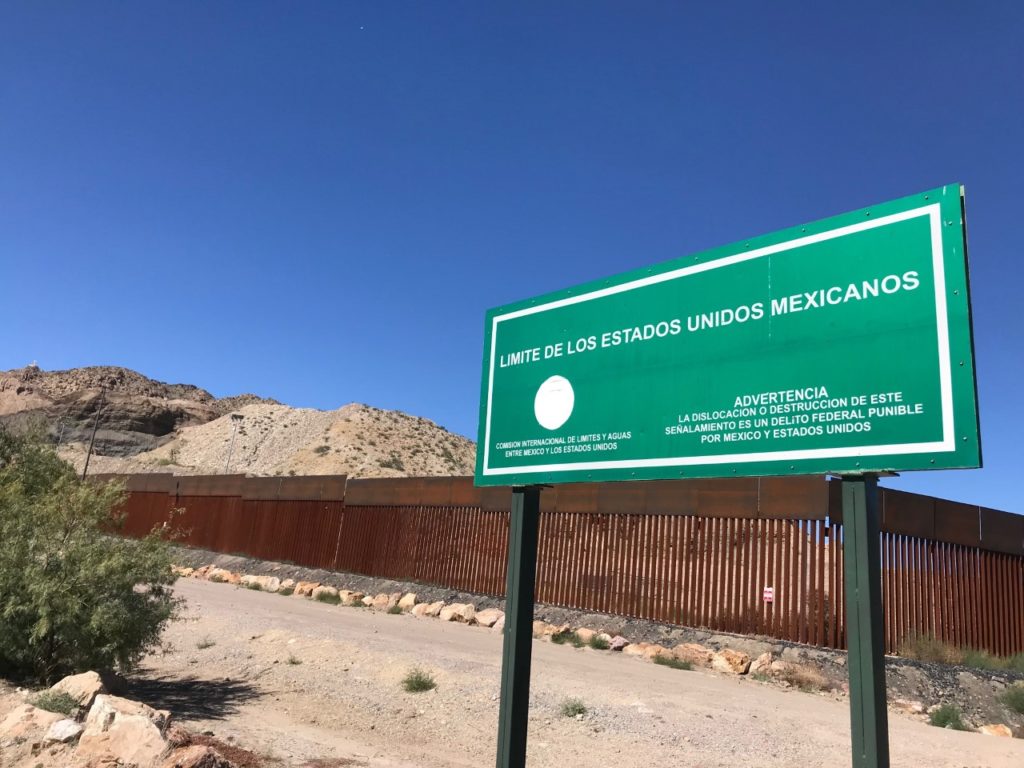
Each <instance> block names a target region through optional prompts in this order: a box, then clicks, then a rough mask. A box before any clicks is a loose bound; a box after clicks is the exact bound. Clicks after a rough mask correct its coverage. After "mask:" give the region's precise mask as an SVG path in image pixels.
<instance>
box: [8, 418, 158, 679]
mask: <svg viewBox="0 0 1024 768" xmlns="http://www.w3.org/2000/svg"><path fill="white" fill-rule="evenodd" d="M123 499H124V487H123V485H121V484H117V483H108V484H106V485H97V484H91V483H83V482H81V481H79V479H78V478H77V476H76V474H75V472H74V470H73V469H72V468H71V466H70V465H68V464H67V463H65V462H64V461H62V460H61V459H60V458H58V456H57V454H56V453H55V451H54V450H53V448H52V447H51V446H49V445H47V444H46V443H44V442H43V441H42V440H40V439H35V438H32V437H25V436H19V435H13V434H10V433H9V432H7V431H5V430H3V429H2V428H0V675H2V676H4V677H9V678H14V679H19V680H34V681H38V682H44V683H50V682H53V681H54V680H56V679H59V678H60V677H62V676H64V675H67V674H73V673H76V672H81V671H84V670H86V669H95V670H112V669H120V670H122V671H127V670H130V669H131V668H132V667H133V666H134V665H136V664H137V663H138V661H139V660H140V659H141V657H142V655H143V654H144V653H145V652H146V650H148V649H149V648H151V647H153V646H154V645H155V644H156V643H158V642H159V638H160V633H161V632H162V630H163V628H164V626H165V625H166V623H167V622H168V621H169V620H170V619H171V618H172V617H173V616H174V613H175V610H176V607H177V602H178V601H177V600H176V598H174V596H173V594H172V592H171V585H172V584H173V583H174V580H175V576H174V574H173V573H172V571H171V554H170V547H169V537H168V535H167V534H166V532H163V531H154V532H152V533H151V534H150V535H149V536H147V537H146V538H144V539H140V540H134V539H127V538H122V537H120V536H118V535H117V532H118V529H119V527H120V526H121V524H122V523H123V516H121V515H119V514H117V513H115V512H114V510H116V509H117V508H118V506H119V504H120V503H121V502H122V501H123Z"/></svg>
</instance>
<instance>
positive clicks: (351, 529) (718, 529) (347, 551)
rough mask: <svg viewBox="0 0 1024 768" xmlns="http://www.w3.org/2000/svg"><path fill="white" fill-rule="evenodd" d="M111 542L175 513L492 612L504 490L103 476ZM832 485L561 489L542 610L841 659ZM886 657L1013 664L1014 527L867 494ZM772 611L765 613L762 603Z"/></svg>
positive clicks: (196, 527) (180, 521)
mask: <svg viewBox="0 0 1024 768" xmlns="http://www.w3.org/2000/svg"><path fill="white" fill-rule="evenodd" d="M115 478H116V479H121V480H123V481H125V483H126V486H127V490H128V491H129V495H128V498H127V501H126V502H125V507H124V512H125V513H126V518H125V525H124V533H126V534H127V535H130V536H143V535H145V534H146V533H147V532H148V531H150V530H151V529H152V528H153V527H154V526H156V525H161V524H162V523H164V522H165V521H167V520H168V519H169V518H170V515H171V511H172V510H182V512H181V515H180V517H175V518H174V522H173V524H174V526H175V527H179V528H181V529H183V530H185V531H187V535H186V537H185V539H184V543H186V544H188V545H190V546H194V547H200V548H204V549H210V550H213V551H217V552H223V553H231V554H241V555H246V556H251V557H257V558H263V559H268V560H280V561H286V562H292V563H295V564H297V565H301V566H308V567H315V568H326V569H331V570H338V571H349V572H353V573H359V574H365V575H368V576H378V577H385V578H392V579H403V580H412V581H418V582H423V583H429V584H436V585H439V586H443V587H446V588H451V589H459V590H464V591H467V592H477V593H481V594H487V595H495V596H501V595H503V593H504V586H505V585H504V581H505V565H506V558H507V534H508V510H509V506H510V502H511V490H510V489H508V488H484V489H480V488H475V487H473V484H472V478H467V477H445V478H407V479H406V478H402V479H379V480H355V479H353V480H348V479H347V478H346V477H345V476H312V477H281V478H246V477H243V476H241V475H216V476H198V477H196V476H182V477H176V476H172V475H161V474H151V475H125V476H112V475H100V476H96V477H95V478H94V479H95V480H109V479H115ZM838 486H839V484H838V483H837V482H828V481H826V480H825V478H822V477H799V478H744V479H727V480H679V481H665V482H635V483H593V484H584V485H562V486H556V487H555V488H552V489H549V490H546V491H545V492H544V493H543V494H542V495H541V499H542V510H541V529H540V543H539V552H538V565H537V568H538V573H537V599H538V601H539V602H543V603H548V604H552V605H559V606H564V607H567V608H575V609H581V610H586V611H595V612H602V613H613V614H621V615H624V616H629V617H635V618H641V619H649V620H653V621H659V622H666V623H670V624H679V625H685V626H691V627H705V628H708V629H713V630H718V631H725V632H736V633H743V634H758V635H766V636H769V637H775V638H779V639H783V640H791V641H795V642H801V643H809V644H812V645H818V646H823V647H828V648H842V647H844V644H845V626H844V620H845V617H844V610H843V606H844V599H843V546H842V540H843V539H842V510H841V500H840V495H839V487H838ZM881 503H882V534H881V540H880V542H879V546H880V547H881V552H882V580H883V584H882V595H883V601H884V611H885V645H886V650H887V652H893V651H896V650H897V649H898V648H899V647H900V646H901V645H902V644H903V643H904V642H905V641H906V639H907V638H908V637H909V636H911V635H913V634H922V635H930V636H934V637H936V638H938V639H941V640H943V641H945V642H948V643H951V644H955V645H959V646H963V647H974V648H979V649H985V650H988V651H990V652H992V653H996V654H1000V655H1010V654H1014V653H1022V652H1024V516H1021V515H1015V514H1010V513H1007V512H1000V511H998V510H993V509H987V508H984V507H978V506H973V505H968V504H959V503H955V502H950V501H945V500H943V499H937V498H933V497H930V496H922V495H919V494H913V493H906V492H901V491H895V490H890V489H883V490H882V498H881ZM767 586H770V587H772V588H773V593H774V599H773V601H772V602H765V600H764V599H763V592H764V588H765V587H767Z"/></svg>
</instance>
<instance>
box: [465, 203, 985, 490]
mask: <svg viewBox="0 0 1024 768" xmlns="http://www.w3.org/2000/svg"><path fill="white" fill-rule="evenodd" d="M980 465H981V445H980V440H979V433H978V415H977V399H976V394H975V381H974V360H973V350H972V338H971V314H970V300H969V296H968V279H967V259H966V240H965V235H964V220H963V195H962V188H961V187H960V186H959V185H956V184H954V185H949V186H945V187H941V188H939V189H935V190H932V191H930V192H927V193H924V194H920V195H914V196H912V197H907V198H903V199H902V200H897V201H895V202H891V203H886V204H884V205H879V206H876V207H873V208H869V209H865V210H862V211H857V212H855V213H849V214H845V215H842V216H837V217H835V218H831V219H826V220H824V221H819V222H816V223H814V224H808V225H806V226H802V227H795V228H793V229H788V230H785V231H782V232H777V233H774V234H771V235H766V236H764V237H760V238H755V239H752V240H749V241H744V242H741V243H736V244H734V245H730V246H726V247H724V248H718V249H715V250H712V251H706V252H704V253H700V254H697V255H696V256H688V257H684V258H681V259H677V260H675V261H670V262H666V263H664V264H660V265H658V266H655V267H650V268H646V269H641V270H637V271H634V272H629V273H626V274H623V275H619V276H617V277H614V278H609V279H607V280H599V281H597V282H593V283H588V284H586V285H582V286H580V287H578V288H573V289H570V290H566V291H560V292H558V293H552V294H548V295H546V296H541V297H538V298H535V299H530V300H528V301H524V302H520V303H518V304H513V305H510V306H507V307H499V308H497V309H493V310H491V311H490V312H488V313H487V321H486V331H485V344H484V365H483V382H482V385H481V408H480V429H479V440H478V443H477V467H476V482H477V484H478V485H524V484H532V483H565V482H586V481H590V480H632V479H658V478H680V477H683V478H685V477H740V476H751V475H787V474H805V473H825V472H832V473H837V474H841V473H842V474H849V473H856V472H867V471H884V470H915V469H946V468H952V467H978V466H980Z"/></svg>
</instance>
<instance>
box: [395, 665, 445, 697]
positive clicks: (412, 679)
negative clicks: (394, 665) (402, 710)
mask: <svg viewBox="0 0 1024 768" xmlns="http://www.w3.org/2000/svg"><path fill="white" fill-rule="evenodd" d="M402 687H403V688H405V690H407V691H408V692H409V693H421V692H423V691H431V690H433V689H434V688H436V687H437V682H436V681H435V680H434V678H433V677H432V676H431V675H430V674H429V673H428V672H424V671H423V670H422V669H419V668H413V669H411V670H409V674H407V675H406V676H405V677H404V678H402Z"/></svg>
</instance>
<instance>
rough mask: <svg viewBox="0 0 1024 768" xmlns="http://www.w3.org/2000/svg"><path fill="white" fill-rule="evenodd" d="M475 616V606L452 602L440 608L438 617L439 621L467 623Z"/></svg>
mask: <svg viewBox="0 0 1024 768" xmlns="http://www.w3.org/2000/svg"><path fill="white" fill-rule="evenodd" d="M474 616H476V608H474V607H473V606H472V605H471V604H469V603H452V604H451V605H446V606H445V607H444V608H442V609H441V613H439V614H438V618H440V619H441V621H458V622H461V623H463V624H468V623H469V622H471V621H472V620H473V617H474Z"/></svg>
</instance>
